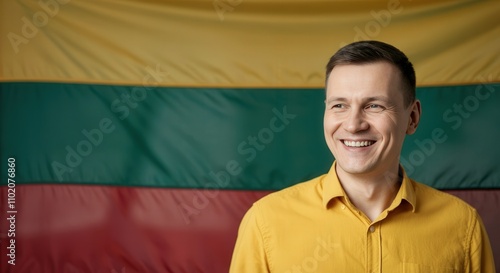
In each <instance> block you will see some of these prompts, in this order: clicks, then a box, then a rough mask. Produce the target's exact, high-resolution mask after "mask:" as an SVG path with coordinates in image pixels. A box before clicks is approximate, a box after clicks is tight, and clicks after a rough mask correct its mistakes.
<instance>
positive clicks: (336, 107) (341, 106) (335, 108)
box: [330, 103, 347, 111]
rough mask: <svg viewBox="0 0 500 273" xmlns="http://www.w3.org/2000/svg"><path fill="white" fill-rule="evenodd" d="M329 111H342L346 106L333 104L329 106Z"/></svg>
mask: <svg viewBox="0 0 500 273" xmlns="http://www.w3.org/2000/svg"><path fill="white" fill-rule="evenodd" d="M330 109H331V110H335V111H343V110H345V109H347V105H345V104H343V103H333V104H332V105H330Z"/></svg>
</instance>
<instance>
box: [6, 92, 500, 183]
mask: <svg viewBox="0 0 500 273" xmlns="http://www.w3.org/2000/svg"><path fill="white" fill-rule="evenodd" d="M499 86H500V85H498V84H487V85H468V86H449V87H447V86H444V87H426V88H420V89H419V90H418V92H417V93H418V97H419V98H420V99H421V100H422V104H423V117H422V124H421V126H420V127H419V129H418V131H417V133H416V134H415V135H413V136H411V137H409V138H407V141H406V143H405V146H404V149H403V154H402V159H403V164H404V165H405V166H406V168H407V171H408V172H409V173H410V176H411V177H413V178H415V179H417V180H419V181H422V182H424V183H426V184H429V185H432V186H434V187H437V188H441V189H451V188H500V168H498V162H500V154H499V153H498V149H497V148H495V147H497V139H498V136H500V126H498V125H499V117H500V109H499V108H498V107H497V105H498V104H499V103H500V96H499V92H496V91H494V89H496V90H498V88H499ZM0 88H1V93H0V96H1V97H0V101H1V110H0V111H1V153H2V156H1V157H2V163H1V164H2V166H3V167H2V168H1V170H2V181H3V182H2V183H3V184H5V183H6V179H3V178H6V177H7V173H6V164H7V163H6V162H7V158H8V157H15V159H16V174H17V176H16V179H17V181H16V182H17V183H43V182H48V181H59V182H62V183H78V184H101V185H121V186H150V187H174V188H175V187H182V188H206V187H209V188H210V187H222V188H225V189H247V190H276V189H281V188H283V187H286V186H289V185H292V184H295V183H297V182H300V181H304V180H307V179H310V178H313V177H315V176H317V175H320V174H322V173H325V172H326V171H327V170H328V169H329V167H330V165H331V162H332V160H333V157H332V156H331V154H330V152H329V150H328V148H327V147H326V144H325V142H324V137H323V129H322V116H323V108H324V104H323V100H324V93H323V90H320V89H222V88H218V89H217V88H159V87H158V88H151V89H150V90H145V89H144V88H143V87H130V86H107V85H81V84H58V83H0ZM126 96H130V98H128V99H127V97H126ZM454 105H465V106H463V107H462V109H461V110H460V109H459V106H454ZM286 115H288V117H283V116H286ZM84 132H87V133H84ZM86 134H87V135H89V136H86ZM443 138H446V140H444V141H442V140H443ZM252 139H254V141H255V142H256V143H252ZM87 154H88V155H87ZM58 172H59V174H58ZM211 174H219V177H220V178H222V179H220V180H219V181H218V182H219V183H218V184H217V183H215V182H217V179H216V178H214V177H213V176H212V175H211ZM226 178H227V179H226ZM226 180H227V181H226Z"/></svg>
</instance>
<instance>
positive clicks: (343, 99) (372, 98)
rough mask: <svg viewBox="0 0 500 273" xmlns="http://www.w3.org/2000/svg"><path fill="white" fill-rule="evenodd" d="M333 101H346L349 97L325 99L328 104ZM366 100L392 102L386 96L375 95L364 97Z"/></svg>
mask: <svg viewBox="0 0 500 273" xmlns="http://www.w3.org/2000/svg"><path fill="white" fill-rule="evenodd" d="M333 101H339V102H346V101H347V98H344V97H330V98H329V99H327V100H325V102H326V103H327V104H329V103H332V102H333ZM363 101H364V102H372V101H383V102H387V103H389V102H390V99H389V98H388V97H385V96H375V97H367V98H363Z"/></svg>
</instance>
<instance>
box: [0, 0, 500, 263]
mask: <svg viewBox="0 0 500 273" xmlns="http://www.w3.org/2000/svg"><path fill="white" fill-rule="evenodd" d="M0 10H1V11H0V13H1V16H0V21H1V22H0V34H1V39H0V59H1V68H0V114H1V116H0V122H1V123H0V131H1V132H0V152H1V159H0V160H1V161H0V166H1V168H0V169H1V173H0V179H1V180H0V181H1V187H0V196H1V197H0V200H1V202H0V247H1V248H0V263H1V265H0V268H1V272H29V273H38V272H50V273H58V272H119V273H125V272H126V273H130V272H190V273H195V272H213V273H216V272H227V270H228V268H229V263H230V258H231V253H232V249H233V246H234V242H235V240H236V232H237V228H238V225H239V222H240V220H241V218H242V216H243V214H244V213H245V211H246V210H247V209H248V208H249V207H250V206H251V204H252V203H253V202H254V201H255V200H257V199H258V198H260V197H262V196H264V195H266V194H268V193H269V192H271V191H275V190H279V189H282V188H284V187H287V186H290V185H293V184H296V183H298V182H301V181H305V180H308V179H310V178H313V177H315V176H318V175H320V174H323V173H325V172H327V171H328V169H329V167H330V165H331V164H332V162H333V157H332V156H331V154H330V152H329V150H328V148H327V146H326V144H325V141H324V137H323V129H322V115H323V110H324V67H325V65H326V62H327V60H328V59H329V57H330V56H331V55H332V54H333V53H334V52H335V51H337V50H338V49H339V48H340V47H341V46H343V45H345V44H348V43H351V42H353V41H358V40H381V41H384V42H387V43H390V44H393V45H395V46H396V47H398V48H400V49H401V50H402V51H403V52H405V53H406V54H407V55H408V56H409V57H410V59H411V61H412V62H413V63H414V65H415V68H416V71H417V85H418V90H417V96H418V98H419V99H420V100H421V101H422V105H423V116H422V121H421V126H420V127H419V128H418V131H417V133H416V134H415V135H412V136H410V137H408V138H407V140H406V142H405V145H404V149H403V152H402V156H401V162H402V164H403V165H404V167H405V168H406V171H407V172H408V174H409V175H410V176H411V177H413V178H414V179H416V180H418V181H421V182H423V183H425V184H428V185H431V186H433V187H436V188H438V189H441V190H446V191H450V192H451V193H454V194H456V195H458V196H460V197H462V198H464V199H465V200H466V201H468V202H470V203H471V204H473V205H474V206H475V207H476V208H477V209H478V210H479V212H480V213H481V215H482V217H483V220H484V222H485V225H486V227H487V229H488V231H489V235H490V240H491V242H492V244H493V247H494V252H495V254H496V255H497V256H496V263H497V264H500V233H499V232H498V226H500V222H499V221H500V214H499V211H500V167H499V162H500V150H499V148H498V139H499V136H500V108H499V107H498V105H499V104H500V92H499V88H500V84H499V82H500V57H499V49H500V24H499V20H498V15H499V14H500V4H499V2H498V1H465V0H462V1H430V0H429V1H410V0H387V1H356V2H348V1H327V2H325V1H300V0H294V1H285V0H268V1H264V0H210V1H209V0H192V1H174V0H164V1H159V0H148V1H138V0H126V1H125V0H124V1H116V0H115V1H111V0H105V1H82V0H39V1H32V0H19V1H10V0H2V1H1V9H0Z"/></svg>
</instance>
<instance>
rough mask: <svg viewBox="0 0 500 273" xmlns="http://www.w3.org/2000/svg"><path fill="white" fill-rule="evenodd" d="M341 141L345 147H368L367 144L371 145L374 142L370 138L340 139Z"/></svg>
mask: <svg viewBox="0 0 500 273" xmlns="http://www.w3.org/2000/svg"><path fill="white" fill-rule="evenodd" d="M342 143H344V145H345V146H347V147H368V146H371V145H373V144H374V143H375V141H372V140H364V141H349V140H342Z"/></svg>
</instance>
